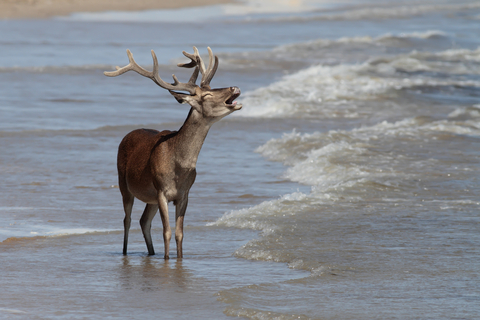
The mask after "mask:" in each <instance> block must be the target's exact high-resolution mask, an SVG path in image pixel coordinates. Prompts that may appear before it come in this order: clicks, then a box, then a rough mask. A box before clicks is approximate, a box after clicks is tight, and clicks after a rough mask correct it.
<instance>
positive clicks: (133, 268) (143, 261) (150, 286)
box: [119, 256, 195, 291]
mask: <svg viewBox="0 0 480 320" xmlns="http://www.w3.org/2000/svg"><path fill="white" fill-rule="evenodd" d="M119 279H120V281H121V286H122V288H124V289H135V290H141V291H156V290H166V289H170V288H171V289H174V290H176V291H178V290H179V289H180V290H185V289H188V288H190V287H191V284H192V283H193V282H195V279H194V276H193V274H192V272H191V271H189V270H187V269H185V268H184V266H183V262H182V260H181V259H178V260H176V261H170V260H164V259H156V258H154V257H150V256H144V257H140V259H139V257H138V256H133V257H130V256H124V257H123V263H122V265H121V268H120V277H119Z"/></svg>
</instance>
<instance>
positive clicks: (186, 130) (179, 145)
mask: <svg viewBox="0 0 480 320" xmlns="http://www.w3.org/2000/svg"><path fill="white" fill-rule="evenodd" d="M210 127H211V125H210V124H208V122H207V121H205V119H204V118H203V117H202V116H201V115H200V114H199V113H198V112H197V111H195V110H194V109H193V108H192V109H190V113H189V114H188V117H187V120H185V123H184V124H183V126H182V127H181V128H180V130H178V134H177V136H176V147H175V157H176V162H177V163H178V164H179V165H180V166H181V167H183V168H195V166H196V164H197V159H198V154H199V153H200V150H201V149H202V146H203V142H204V141H205V138H206V137H207V134H208V130H210Z"/></svg>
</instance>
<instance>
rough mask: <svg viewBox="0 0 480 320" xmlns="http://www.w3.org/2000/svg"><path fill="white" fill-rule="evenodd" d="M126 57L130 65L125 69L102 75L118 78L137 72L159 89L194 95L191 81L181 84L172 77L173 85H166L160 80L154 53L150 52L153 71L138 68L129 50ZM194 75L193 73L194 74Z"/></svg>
mask: <svg viewBox="0 0 480 320" xmlns="http://www.w3.org/2000/svg"><path fill="white" fill-rule="evenodd" d="M127 55H128V60H129V61H130V63H129V64H128V65H126V66H125V67H123V68H120V67H116V69H117V71H111V72H107V71H105V72H104V74H105V75H106V76H108V77H116V76H119V75H121V74H124V73H125V72H127V71H130V70H132V71H135V72H137V73H138V74H140V75H142V76H144V77H146V78H149V79H152V80H153V82H155V83H156V84H157V85H159V86H160V87H162V88H164V89H167V90H179V91H188V92H189V93H190V94H194V93H195V87H196V85H195V82H194V83H192V82H191V81H189V82H188V83H181V82H179V81H178V80H177V78H176V77H175V75H173V80H174V84H170V83H167V82H165V81H163V80H162V78H160V76H159V75H158V60H157V56H156V55H155V52H154V51H153V50H152V58H153V71H151V72H150V71H147V70H145V69H144V68H142V67H140V66H139V65H138V64H137V63H136V62H135V60H134V59H133V55H132V53H131V52H130V50H128V49H127ZM194 73H195V72H194Z"/></svg>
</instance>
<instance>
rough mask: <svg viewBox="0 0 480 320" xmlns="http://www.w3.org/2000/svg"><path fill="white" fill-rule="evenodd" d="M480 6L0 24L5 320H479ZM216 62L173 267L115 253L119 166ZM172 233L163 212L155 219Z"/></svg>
mask: <svg viewBox="0 0 480 320" xmlns="http://www.w3.org/2000/svg"><path fill="white" fill-rule="evenodd" d="M479 30H480V3H478V1H463V0H461V1H453V0H451V1H441V0H438V1H430V0H420V1H410V0H406V1H401V2H398V1H368V0H359V1H344V2H334V1H330V2H329V1H320V0H318V1H250V2H244V3H237V4H234V5H224V6H213V7H205V8H188V9H179V10H164V11H161V10H160V11H146V12H133V13H125V12H106V13H78V14H74V15H72V16H69V17H56V18H52V19H48V20H5V21H1V22H0V48H1V50H0V116H1V121H0V150H1V152H0V175H1V183H0V261H1V262H0V273H1V277H0V287H1V288H2V290H1V293H0V298H1V299H0V318H1V319H144V318H154V319H229V318H231V317H239V318H244V319H478V318H480V251H479V250H480V249H479V248H480V197H479V194H480V161H479V160H480V152H479V151H478V150H480V47H479V45H480V44H479V43H480V33H479ZM193 45H195V46H197V47H198V48H199V50H200V52H201V53H202V54H206V52H207V51H206V47H207V46H210V47H211V48H212V49H213V51H214V53H215V54H217V55H218V56H219V58H220V66H219V70H218V72H217V75H216V76H215V78H214V79H213V81H212V86H213V87H227V86H238V87H240V88H241V89H242V92H243V93H242V95H241V96H240V97H239V98H238V99H237V100H238V101H239V102H241V103H242V104H243V106H244V107H243V109H242V110H241V111H238V112H236V113H234V114H232V115H231V116H229V117H227V118H225V119H223V120H222V121H220V122H219V123H216V124H215V125H214V126H213V127H212V129H211V130H210V133H209V135H208V136H207V139H206V141H205V144H204V147H203V149H202V151H201V153H200V158H199V160H198V163H197V171H198V176H197V180H196V182H195V184H194V185H193V187H192V190H191V192H190V201H189V207H188V209H187V215H186V221H185V224H186V227H185V240H184V258H183V259H181V260H177V259H176V256H175V245H174V243H173V245H172V248H171V259H170V260H167V261H165V260H164V259H163V253H162V252H163V241H162V240H163V239H162V229H161V221H160V219H159V218H158V217H156V218H155V219H154V220H153V231H152V234H153V242H154V246H155V248H156V251H157V255H155V256H148V255H147V250H146V246H145V243H144V240H143V237H142V234H141V231H140V227H139V224H138V220H139V218H140V215H141V212H142V210H143V205H142V204H141V202H140V201H138V200H137V202H136V205H135V206H134V212H133V217H132V218H133V221H132V230H131V236H130V239H129V240H130V242H129V254H128V255H127V256H123V255H122V244H123V215H124V214H123V208H122V204H121V197H120V192H119V190H118V182H117V176H116V163H115V162H116V152H117V147H118V144H119V142H120V141H121V139H122V138H123V136H124V135H125V134H127V133H128V132H129V131H131V130H134V129H136V128H141V127H146V128H153V129H159V130H163V129H170V130H176V129H178V128H180V126H181V125H182V123H183V121H184V120H185V118H186V116H187V114H188V107H186V106H185V105H179V104H177V103H176V102H175V101H174V99H172V97H171V96H170V94H168V92H166V91H165V90H163V89H161V88H158V87H157V86H156V85H155V84H154V83H152V82H151V81H150V80H148V79H144V78H142V77H140V76H139V75H137V74H133V73H132V74H130V73H127V74H125V75H122V76H121V77H118V78H107V77H105V76H104V75H103V71H110V70H114V66H115V65H125V64H127V62H128V59H127V56H126V53H125V50H126V49H130V50H131V51H132V52H133V54H134V56H135V58H136V60H137V62H139V63H140V64H141V65H144V66H145V67H147V68H151V65H152V62H151V56H150V50H151V49H154V50H155V52H156V54H157V56H158V58H159V62H160V75H161V76H162V78H164V79H169V75H170V74H172V73H175V74H176V75H177V76H178V77H179V79H181V80H182V79H185V80H186V79H188V77H189V74H188V71H182V70H177V69H178V68H177V67H175V65H176V63H178V62H181V61H185V60H186V59H185V58H184V57H183V56H182V54H181V52H182V51H183V50H186V51H190V52H191V50H192V49H191V47H192V46H193ZM170 211H171V215H172V217H171V221H172V220H173V212H174V210H173V206H171V207H170Z"/></svg>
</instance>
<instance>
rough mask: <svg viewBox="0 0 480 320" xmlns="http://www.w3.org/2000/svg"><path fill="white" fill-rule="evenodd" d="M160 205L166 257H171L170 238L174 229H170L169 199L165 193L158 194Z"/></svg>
mask: <svg viewBox="0 0 480 320" xmlns="http://www.w3.org/2000/svg"><path fill="white" fill-rule="evenodd" d="M158 207H159V208H160V217H161V218H162V224H163V243H164V246H165V256H164V258H165V259H170V255H169V251H170V239H171V238H172V230H170V222H169V220H168V201H167V198H165V196H164V195H163V193H161V192H160V193H159V195H158Z"/></svg>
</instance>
